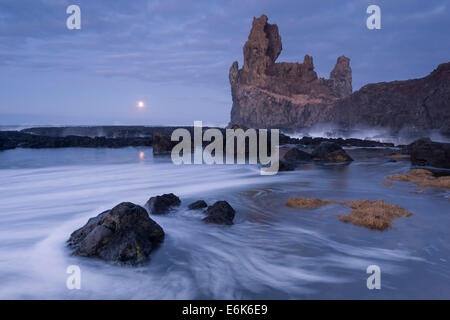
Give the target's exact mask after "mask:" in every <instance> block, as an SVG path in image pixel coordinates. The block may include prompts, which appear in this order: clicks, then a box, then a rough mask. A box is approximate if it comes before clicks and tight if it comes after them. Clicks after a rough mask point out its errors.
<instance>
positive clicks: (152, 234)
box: [67, 202, 164, 265]
mask: <svg viewBox="0 0 450 320" xmlns="http://www.w3.org/2000/svg"><path fill="white" fill-rule="evenodd" d="M163 240H164V231H163V229H162V228H161V227H160V226H159V225H158V224H157V223H156V222H155V221H153V220H152V219H150V217H149V216H148V213H147V211H146V210H145V209H144V208H143V207H140V206H138V205H136V204H134V203H131V202H122V203H120V204H119V205H117V206H115V207H114V208H112V209H111V210H107V211H104V212H102V213H101V214H99V215H98V216H96V217H94V218H91V219H89V221H88V222H87V223H86V224H85V225H84V226H83V227H82V228H80V229H78V230H76V231H75V232H73V233H72V234H71V235H70V238H69V240H68V241H67V242H68V247H69V248H70V249H72V250H73V252H72V253H73V255H76V256H81V257H97V258H100V259H103V260H106V261H112V262H117V263H121V264H129V265H136V264H139V263H141V262H144V261H146V260H148V258H149V256H150V253H151V252H152V251H153V250H154V249H155V248H157V247H158V246H159V244H161V243H162V242H163Z"/></svg>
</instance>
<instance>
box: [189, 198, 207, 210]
mask: <svg viewBox="0 0 450 320" xmlns="http://www.w3.org/2000/svg"><path fill="white" fill-rule="evenodd" d="M207 206H208V204H207V203H206V202H205V201H204V200H198V201H195V202H192V203H191V204H190V205H189V206H188V209H189V210H201V209H203V208H206V207H207Z"/></svg>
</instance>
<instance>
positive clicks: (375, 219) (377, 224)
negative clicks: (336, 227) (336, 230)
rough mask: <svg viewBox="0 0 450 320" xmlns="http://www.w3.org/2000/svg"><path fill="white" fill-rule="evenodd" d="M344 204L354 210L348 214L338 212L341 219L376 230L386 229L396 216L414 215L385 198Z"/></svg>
mask: <svg viewBox="0 0 450 320" xmlns="http://www.w3.org/2000/svg"><path fill="white" fill-rule="evenodd" d="M342 204H343V205H346V206H349V207H350V208H351V209H352V211H351V213H350V214H347V215H342V214H338V217H339V220H341V221H343V222H351V223H353V224H354V225H357V226H362V227H366V228H369V229H375V230H385V229H386V228H388V227H390V226H391V225H392V223H393V222H394V219H395V218H401V217H409V216H411V215H412V213H411V212H409V211H407V210H405V209H404V208H402V207H399V206H396V205H393V204H390V203H387V202H385V201H383V200H376V201H369V200H357V201H349V202H343V203H342Z"/></svg>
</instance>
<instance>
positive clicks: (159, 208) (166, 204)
mask: <svg viewBox="0 0 450 320" xmlns="http://www.w3.org/2000/svg"><path fill="white" fill-rule="evenodd" d="M180 203H181V201H180V198H178V197H177V196H176V195H174V194H173V193H167V194H163V195H161V196H156V197H151V198H150V199H148V201H147V203H146V204H145V205H146V206H147V208H148V209H149V210H150V213H152V214H164V213H167V212H169V211H170V210H171V209H173V208H174V207H177V206H179V205H180Z"/></svg>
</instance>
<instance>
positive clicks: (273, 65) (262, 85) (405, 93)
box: [229, 15, 450, 132]
mask: <svg viewBox="0 0 450 320" xmlns="http://www.w3.org/2000/svg"><path fill="white" fill-rule="evenodd" d="M267 21H268V18H267V16H265V15H262V16H261V17H260V18H254V19H253V25H252V29H251V31H250V35H249V37H248V41H247V42H246V43H245V45H244V65H243V66H242V68H241V69H239V66H238V63H237V62H234V63H233V64H232V66H231V68H230V73H229V80H230V84H231V92H232V98H233V107H232V110H231V122H230V123H239V124H241V125H245V126H248V127H255V128H280V129H300V128H307V127H311V126H313V125H316V124H320V123H334V124H337V125H340V126H341V127H342V128H348V129H350V128H356V127H364V126H371V127H374V126H376V127H385V128H388V129H390V130H392V131H394V132H395V131H398V130H400V129H402V128H404V127H405V126H407V127H408V128H409V129H412V130H417V131H419V130H428V129H438V130H440V131H442V132H449V131H450V63H444V64H441V65H439V67H438V68H437V69H436V70H434V71H433V72H432V73H431V74H430V75H428V76H426V77H425V78H422V79H414V80H406V81H394V82H383V83H377V84H369V85H366V86H364V87H362V88H361V89H360V90H358V91H356V92H354V93H352V69H351V67H350V59H349V58H347V57H345V56H340V57H338V58H337V62H336V66H335V67H334V69H333V70H332V71H331V72H330V77H329V79H324V78H319V77H318V76H317V74H316V72H315V71H314V65H313V58H312V57H311V56H309V55H305V57H304V59H303V62H302V63H287V62H276V60H277V58H278V56H279V55H280V53H281V50H282V45H281V37H280V35H279V33H278V27H277V25H276V24H269V23H268V22H267Z"/></svg>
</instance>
